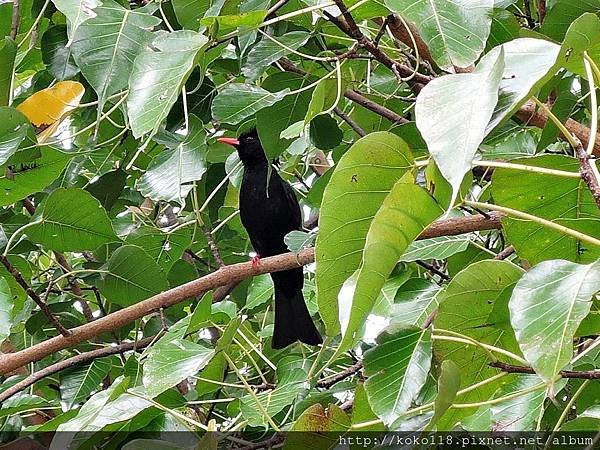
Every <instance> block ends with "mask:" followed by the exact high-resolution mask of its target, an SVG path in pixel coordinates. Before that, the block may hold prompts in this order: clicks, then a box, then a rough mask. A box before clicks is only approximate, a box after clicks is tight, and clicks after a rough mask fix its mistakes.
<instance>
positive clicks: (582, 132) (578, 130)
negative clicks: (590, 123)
mask: <svg viewBox="0 0 600 450" xmlns="http://www.w3.org/2000/svg"><path fill="white" fill-rule="evenodd" d="M516 115H517V117H518V118H519V119H521V120H522V121H523V122H525V123H527V124H528V125H533V126H535V127H538V128H544V127H545V126H546V122H547V121H548V116H547V115H546V113H545V112H544V111H543V110H541V109H536V104H535V103H534V102H532V101H529V102H527V103H525V104H524V105H523V106H521V108H520V109H519V110H518V111H517V113H516ZM565 127H566V128H567V130H569V131H570V132H571V133H573V134H574V135H575V136H577V139H579V140H580V141H581V143H582V144H583V146H584V147H587V145H588V142H589V137H590V129H589V128H588V127H586V126H585V125H582V124H580V123H579V122H577V121H575V120H573V119H567V121H566V122H565ZM594 155H596V156H598V157H600V134H597V135H596V141H595V144H594Z"/></svg>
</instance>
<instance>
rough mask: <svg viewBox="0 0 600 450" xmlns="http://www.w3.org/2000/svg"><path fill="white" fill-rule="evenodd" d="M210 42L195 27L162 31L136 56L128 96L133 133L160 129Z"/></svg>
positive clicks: (139, 133) (128, 111)
mask: <svg viewBox="0 0 600 450" xmlns="http://www.w3.org/2000/svg"><path fill="white" fill-rule="evenodd" d="M207 42H208V38H207V37H206V36H204V35H202V34H198V33H196V32H194V31H189V30H180V31H175V32H173V33H167V32H160V33H158V34H157V35H156V37H155V38H154V39H153V41H152V43H151V44H150V45H149V46H148V47H146V48H145V49H144V50H143V51H142V52H141V53H140V54H139V55H138V56H137V57H136V58H135V62H134V64H133V72H132V73H131V77H130V78H129V96H128V97H127V114H128V116H129V121H130V125H131V131H132V132H133V136H134V137H140V136H141V135H143V134H146V133H150V132H153V133H154V132H156V131H157V130H158V127H159V126H160V124H161V122H162V121H163V120H164V119H165V118H166V117H167V116H168V115H169V111H170V110H171V107H172V106H173V105H174V104H175V101H176V100H177V97H178V96H179V94H180V93H181V88H182V87H183V86H184V84H185V82H186V80H187V78H188V77H189V75H190V73H191V71H192V69H193V68H194V65H195V63H196V60H197V58H198V54H199V52H200V50H201V49H202V48H203V47H204V45H205V44H206V43H207Z"/></svg>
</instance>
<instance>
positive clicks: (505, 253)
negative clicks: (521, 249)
mask: <svg viewBox="0 0 600 450" xmlns="http://www.w3.org/2000/svg"><path fill="white" fill-rule="evenodd" d="M514 252H515V248H514V247H513V246H512V245H509V246H508V247H506V248H505V249H504V250H502V251H501V252H500V253H498V254H497V255H496V257H495V258H494V259H497V260H503V259H506V258H508V257H509V256H510V255H512V254H513V253H514Z"/></svg>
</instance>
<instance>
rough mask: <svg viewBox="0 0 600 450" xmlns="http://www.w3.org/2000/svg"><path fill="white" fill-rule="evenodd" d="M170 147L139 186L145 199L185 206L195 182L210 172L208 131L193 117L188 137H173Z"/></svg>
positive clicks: (148, 170)
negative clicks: (207, 151) (207, 142)
mask: <svg viewBox="0 0 600 450" xmlns="http://www.w3.org/2000/svg"><path fill="white" fill-rule="evenodd" d="M167 147H170V148H165V149H164V150H162V151H161V152H160V153H159V154H158V155H157V156H155V157H154V159H153V160H152V162H151V163H150V165H149V166H148V169H147V170H146V172H145V173H144V175H142V177H141V178H140V179H139V180H138V181H137V184H136V187H137V189H138V190H139V191H140V192H141V193H142V195H144V197H150V198H151V199H153V200H164V201H167V202H171V201H175V202H177V203H179V204H180V205H184V204H185V199H186V197H187V195H188V194H189V193H190V191H191V190H192V188H193V186H194V185H193V182H194V181H197V180H200V179H201V178H202V176H203V175H204V173H205V172H206V132H205V131H204V127H203V126H202V122H201V121H200V119H198V118H197V117H196V116H194V115H190V128H189V130H188V134H187V136H184V137H181V136H179V135H171V139H169V143H168V145H167Z"/></svg>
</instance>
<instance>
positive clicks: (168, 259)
mask: <svg viewBox="0 0 600 450" xmlns="http://www.w3.org/2000/svg"><path fill="white" fill-rule="evenodd" d="M126 241H127V243H128V244H133V245H137V246H138V247H142V248H143V249H144V250H145V251H146V253H148V254H149V255H150V256H151V257H152V259H154V261H156V263H157V264H158V265H159V267H160V268H161V269H162V270H163V271H164V272H165V273H168V272H169V270H170V269H171V267H173V265H174V264H175V263H176V262H177V261H178V260H179V259H180V258H181V255H183V252H184V251H185V250H186V249H187V248H189V247H190V245H191V243H192V234H191V231H190V229H189V228H180V229H178V230H172V231H171V232H165V231H162V230H159V229H157V228H152V227H141V228H140V229H138V230H136V231H134V232H133V233H131V234H130V235H129V236H127V239H126Z"/></svg>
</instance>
